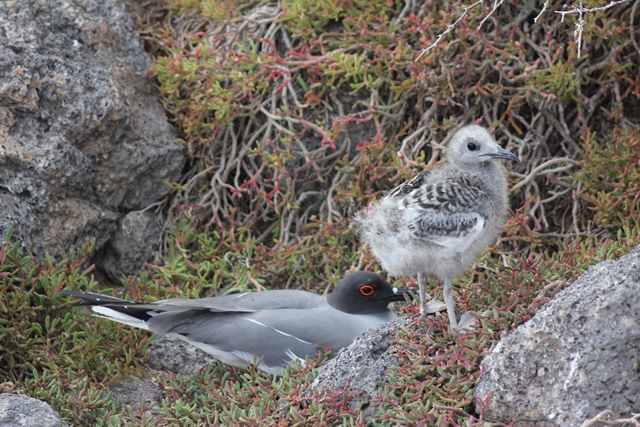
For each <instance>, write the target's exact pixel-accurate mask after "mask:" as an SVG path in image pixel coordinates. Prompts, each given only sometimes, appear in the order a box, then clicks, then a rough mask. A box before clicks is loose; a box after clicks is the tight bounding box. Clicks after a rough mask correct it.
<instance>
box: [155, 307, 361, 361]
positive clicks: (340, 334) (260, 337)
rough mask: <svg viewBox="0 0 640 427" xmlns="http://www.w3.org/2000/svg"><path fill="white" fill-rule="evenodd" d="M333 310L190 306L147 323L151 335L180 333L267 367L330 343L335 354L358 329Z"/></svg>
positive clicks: (192, 339) (348, 342) (301, 355)
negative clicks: (216, 310) (246, 310)
mask: <svg viewBox="0 0 640 427" xmlns="http://www.w3.org/2000/svg"><path fill="white" fill-rule="evenodd" d="M332 314H333V313H328V311H327V310H295V309H289V310H275V311H263V312H258V313H236V314H225V313H212V312H206V311H204V312H203V311H195V310H190V311H184V312H180V313H177V312H167V313H163V314H159V315H157V316H154V317H152V318H151V319H149V320H148V322H147V323H148V325H149V330H150V331H152V332H154V333H158V334H172V333H173V334H179V335H182V336H184V337H185V338H187V340H189V341H192V342H195V343H201V344H203V345H204V346H209V347H210V348H211V349H213V350H215V351H210V352H211V353H212V354H214V355H215V353H216V352H225V353H230V354H236V355H246V357H245V358H246V359H247V360H250V356H251V355H254V356H256V357H257V358H258V359H260V358H262V359H263V362H264V363H265V364H266V365H268V366H284V365H287V364H288V363H289V362H290V361H291V359H292V356H295V357H298V358H301V359H304V358H305V357H306V356H309V357H314V356H315V355H316V352H317V351H318V349H320V348H326V347H331V348H332V349H333V350H334V354H336V353H337V350H339V349H340V348H342V347H344V346H346V345H348V344H350V343H351V342H352V341H353V339H354V338H355V337H356V335H357V334H358V333H359V332H361V331H360V330H357V328H354V327H353V326H348V325H346V324H345V319H340V318H339V316H340V314H341V313H337V315H336V316H333V315H332ZM347 316H349V315H347ZM365 329H366V328H365ZM203 345H199V346H198V347H200V348H203V347H204V346H203ZM203 349H204V348H203ZM205 351H207V350H205Z"/></svg>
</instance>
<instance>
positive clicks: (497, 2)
mask: <svg viewBox="0 0 640 427" xmlns="http://www.w3.org/2000/svg"><path fill="white" fill-rule="evenodd" d="M503 2H504V0H499V1H498V0H493V8H492V9H491V12H489V13H488V14H487V16H485V17H484V19H483V20H482V22H480V25H478V29H480V28H482V25H483V24H484V23H485V22H486V21H487V19H489V18H490V17H491V15H493V13H494V12H495V11H496V10H497V9H498V6H500V5H501V4H502V3H503Z"/></svg>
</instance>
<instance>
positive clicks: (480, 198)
mask: <svg viewBox="0 0 640 427" xmlns="http://www.w3.org/2000/svg"><path fill="white" fill-rule="evenodd" d="M488 201H489V196H488V194H487V193H486V192H485V191H484V189H483V187H482V184H481V182H480V181H479V180H477V179H474V178H473V177H465V176H456V177H449V178H445V179H441V180H438V181H437V182H433V183H429V182H427V183H424V184H423V185H422V186H421V187H419V188H416V189H414V190H413V191H411V192H410V193H409V194H407V195H406V196H405V197H404V198H403V199H402V202H401V204H400V206H399V207H400V209H402V210H404V218H405V220H406V222H407V227H408V228H409V230H410V231H411V232H412V233H413V235H414V236H415V237H418V238H422V239H426V240H431V241H434V242H436V243H438V244H440V245H443V246H448V247H455V246H459V245H460V244H461V241H464V242H468V241H470V240H473V238H474V237H475V236H477V235H478V234H479V233H480V232H481V231H482V230H483V229H484V224H485V220H486V217H485V214H484V211H485V210H486V208H485V207H484V206H485V204H486V203H487V202H488Z"/></svg>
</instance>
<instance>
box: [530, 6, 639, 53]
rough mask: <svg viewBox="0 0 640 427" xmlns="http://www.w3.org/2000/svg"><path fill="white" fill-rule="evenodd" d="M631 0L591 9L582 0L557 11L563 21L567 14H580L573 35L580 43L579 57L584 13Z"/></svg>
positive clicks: (602, 10)
mask: <svg viewBox="0 0 640 427" xmlns="http://www.w3.org/2000/svg"><path fill="white" fill-rule="evenodd" d="M630 1H631V0H619V1H612V2H611V3H609V4H608V5H606V6H602V7H592V8H590V9H589V8H586V7H584V6H583V5H582V0H580V6H571V10H561V11H556V13H558V14H560V16H562V19H561V20H560V21H561V22H564V17H565V16H566V15H578V22H576V30H575V31H574V32H573V36H574V37H575V38H576V41H577V43H578V58H580V51H581V50H582V31H583V29H584V14H585V13H593V12H604V11H606V10H608V9H611V8H612V7H615V6H619V5H621V4H626V3H629V2H630ZM545 4H546V3H545ZM538 16H540V15H538ZM536 19H537V17H536Z"/></svg>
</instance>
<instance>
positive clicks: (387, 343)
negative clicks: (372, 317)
mask: <svg viewBox="0 0 640 427" xmlns="http://www.w3.org/2000/svg"><path fill="white" fill-rule="evenodd" d="M425 323H426V322H420V326H417V327H416V326H415V320H414V321H412V320H411V318H410V317H408V316H405V317H401V318H398V319H396V320H394V321H393V322H391V323H386V324H384V325H380V326H378V327H377V328H374V329H370V330H368V331H366V332H363V333H362V334H360V335H358V337H356V339H355V340H354V342H353V343H352V344H351V345H350V346H348V347H345V348H343V349H342V350H341V351H340V353H339V354H338V356H337V357H336V358H335V359H331V360H330V361H329V362H327V364H326V365H324V366H323V367H322V371H321V372H320V374H319V375H318V378H316V380H315V381H314V382H313V386H312V388H311V390H310V391H309V393H310V394H311V393H312V392H313V391H314V390H324V389H333V390H345V391H347V392H348V393H349V394H352V395H355V396H354V397H353V398H352V399H351V400H350V401H349V406H350V408H351V409H352V410H357V411H361V412H362V413H363V417H364V419H365V420H367V421H369V420H372V419H373V418H374V417H375V415H376V413H377V412H378V407H377V406H374V405H371V402H372V401H373V400H374V399H376V398H377V397H378V392H379V390H380V384H384V383H386V382H387V381H388V376H389V375H392V371H391V368H393V367H395V366H398V359H397V357H396V356H394V355H393V354H392V353H393V352H391V351H390V350H392V349H395V347H396V346H397V344H394V339H395V334H394V331H398V330H400V329H402V328H406V327H410V326H411V325H412V324H413V326H414V327H415V328H416V332H417V331H418V328H419V330H420V333H423V334H424V333H426V326H425Z"/></svg>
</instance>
